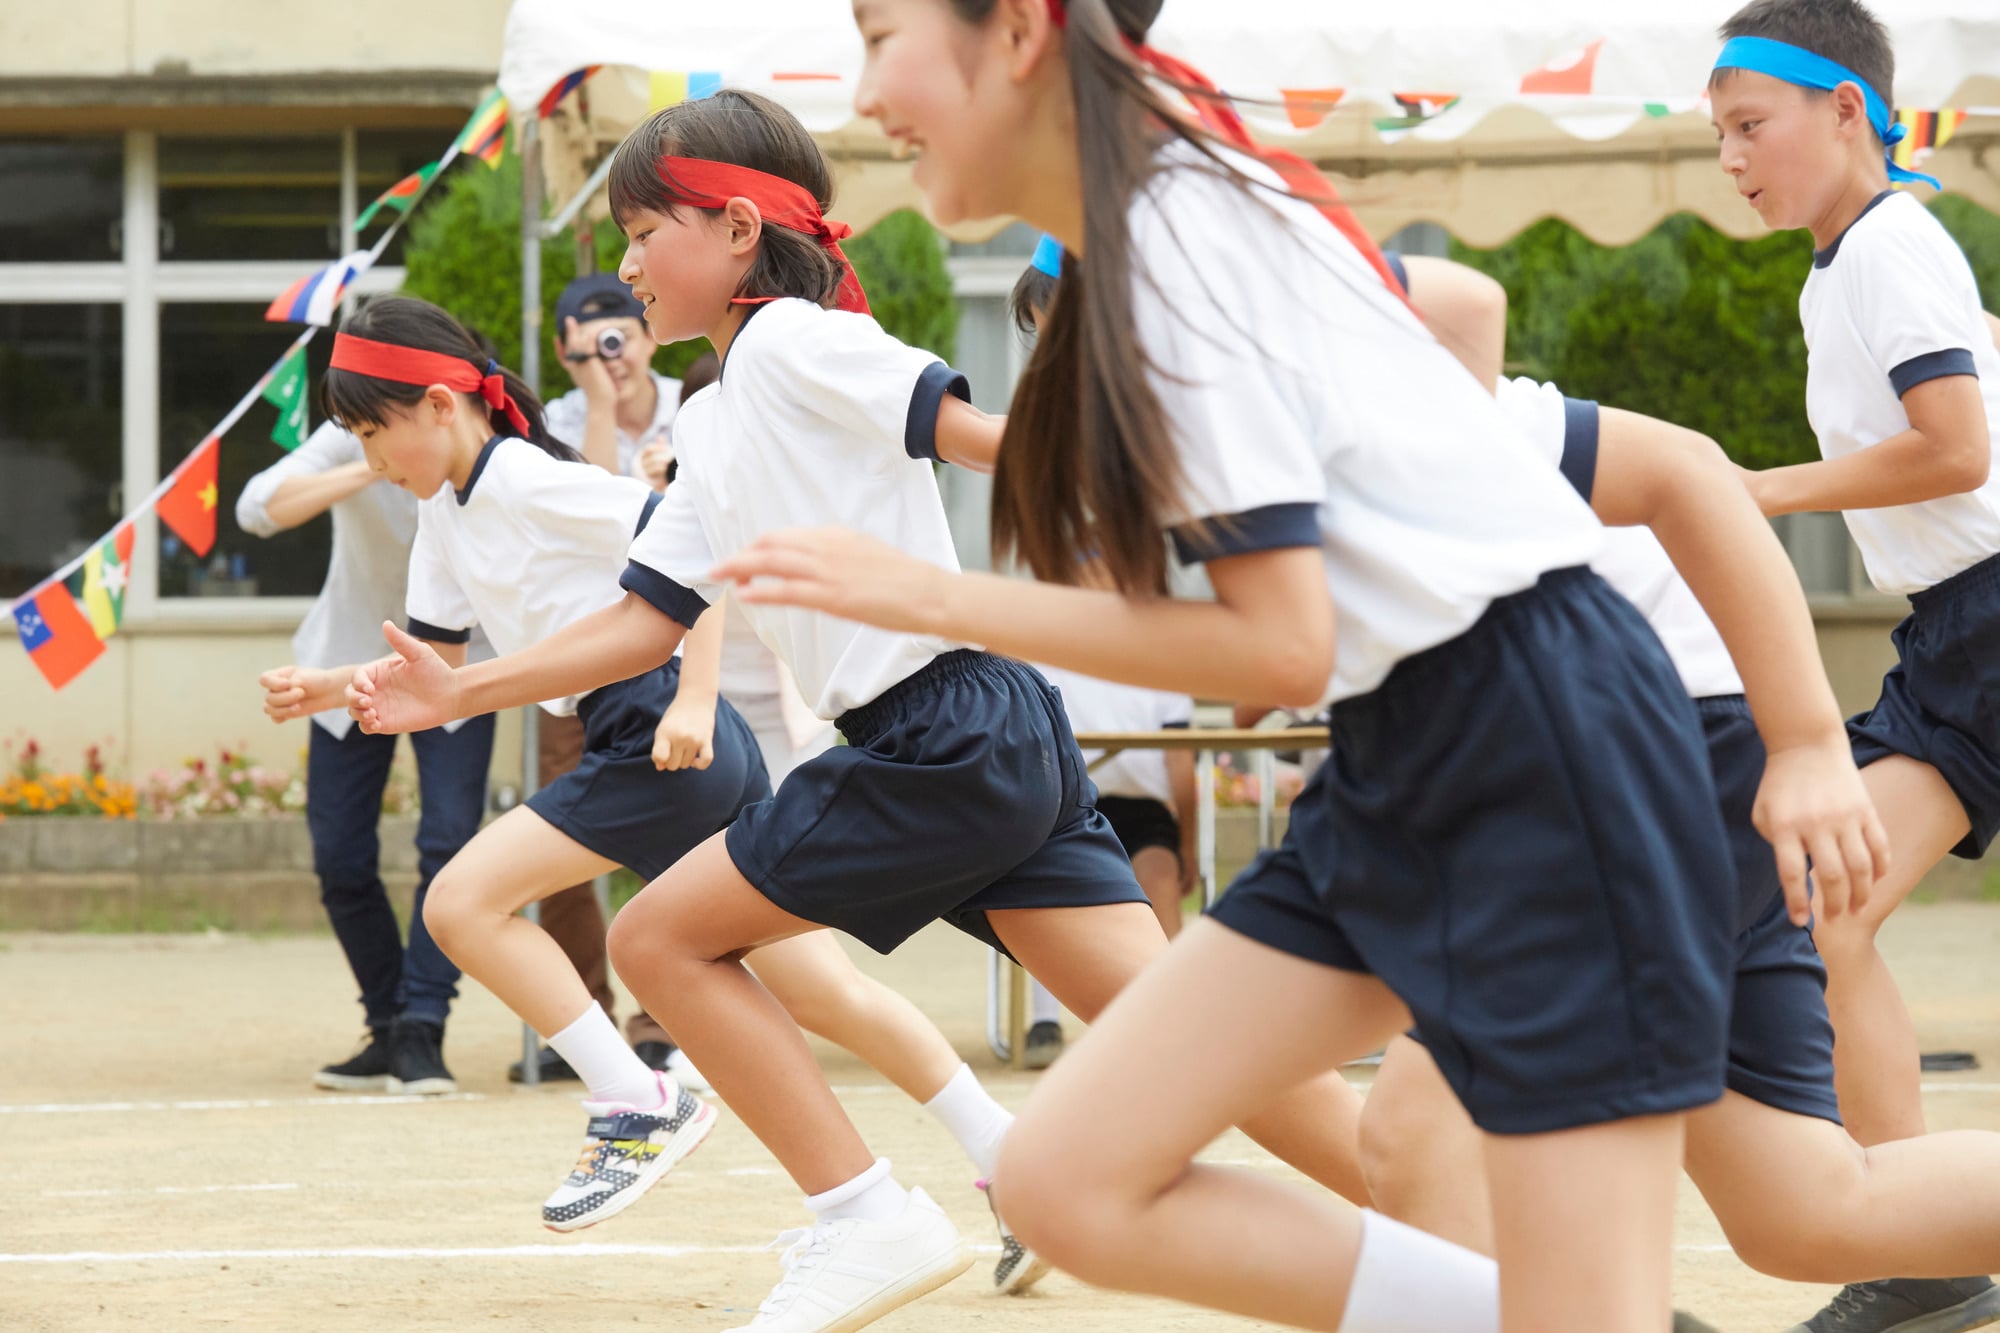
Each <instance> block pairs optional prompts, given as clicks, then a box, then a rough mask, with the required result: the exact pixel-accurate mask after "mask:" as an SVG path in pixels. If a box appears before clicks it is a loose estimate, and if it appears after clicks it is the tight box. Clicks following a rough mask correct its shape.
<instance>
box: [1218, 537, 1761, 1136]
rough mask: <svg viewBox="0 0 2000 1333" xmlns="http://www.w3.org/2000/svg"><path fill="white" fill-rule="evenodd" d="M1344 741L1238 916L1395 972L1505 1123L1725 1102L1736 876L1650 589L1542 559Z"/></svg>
mask: <svg viewBox="0 0 2000 1333" xmlns="http://www.w3.org/2000/svg"><path fill="white" fill-rule="evenodd" d="M1332 733H1333V734H1332V742H1333V750H1332V754H1331V756H1330V757H1329V759H1328V760H1327V762H1326V764H1325V765H1323V766H1322V767H1321V768H1320V770H1319V771H1318V772H1317V773H1316V774H1314V775H1313V778H1312V780H1311V781H1310V782H1308V783H1307V785H1306V789H1305V790H1304V791H1303V792H1301V793H1300V794H1299V797H1298V799H1297V800H1296V801H1295V802H1293V805H1292V817H1291V825H1290V827H1289V828H1288V829H1287V830H1286V833H1285V838H1284V841H1283V842H1282V843H1281V844H1280V845H1279V846H1278V847H1277V848H1276V849H1274V850H1272V851H1270V852H1266V853H1264V854H1263V855H1262V856H1260V857H1259V858H1258V859H1257V860H1256V861H1255V862H1254V863H1252V865H1251V866H1250V868H1249V869H1247V870H1245V871H1244V872H1243V874H1242V876H1241V877H1239V878H1238V879H1237V881H1236V883H1235V884H1234V885H1233V886H1231V888H1230V890H1229V892H1228V893H1227V894H1226V895H1225V896H1224V897H1223V898H1222V900H1221V901H1220V902H1218V903H1217V904H1216V906H1215V909H1214V914H1215V917H1216V919H1217V920H1219V921H1221V922H1222V924H1224V925H1226V926H1229V927H1230V928H1232V929H1234V930H1237V931H1239V932H1240V933H1242V934H1244V935H1246V936H1248V937H1250V938H1252V939H1255V940H1258V941H1259V942H1261V943H1265V944H1268V945H1271V946H1272V947H1274V948H1278V949H1282V950H1284V951H1285V952H1287V953H1291V954H1293V955H1295V956H1297V957H1301V958H1306V959H1308V960H1310V961H1314V962H1319V963H1324V964H1326V965H1328V966H1332V967H1338V968H1343V969H1345V970H1348V971H1359V972H1372V973H1374V974H1375V975H1377V976H1379V977H1381V978H1382V980H1383V981H1385V982H1386V983H1388V985H1389V987H1390V989H1392V990H1393V991H1395V992H1396V994H1397V995H1399V996H1400V997H1401V998H1402V999H1403V1001H1404V1003H1405V1004H1407V1005H1409V1007H1410V1011H1411V1013H1412V1015H1413V1016H1414V1017H1415V1019H1416V1030H1417V1034H1418V1035H1419V1036H1420V1037H1421V1038H1422V1039H1423V1041H1424V1044H1425V1045H1426V1046H1428V1047H1429V1048H1430V1051H1431V1054H1432V1055H1433V1056H1434V1057H1435V1058H1436V1060H1437V1063H1438V1067H1439V1069H1440V1070H1441V1071H1442V1072H1443V1073H1444V1076H1445V1078H1446V1079H1447V1080H1448V1081H1449V1082H1450V1083H1451V1085H1452V1088H1453V1089H1454V1091H1456V1092H1457V1094H1458V1097H1459V1100H1460V1101H1461V1102H1463V1103H1464V1104H1465V1107H1466V1110H1467V1111H1468V1112H1469V1113H1470V1114H1471V1116H1472V1118H1473V1120H1474V1121H1475V1122H1476V1123H1477V1124H1478V1125H1479V1126H1480V1127H1481V1128H1482V1129H1485V1130H1488V1131H1490V1132H1493V1133H1499V1134H1532V1133H1544V1132H1548V1131H1553V1130H1560V1129H1570V1128H1575V1127H1578V1126H1582V1125H1590V1124H1598V1123H1602V1122H1605V1121H1611V1120H1619V1119H1623V1118H1626V1117H1628V1116H1637V1115H1651V1114H1660V1113H1665V1112H1670V1111H1680V1110H1686V1109H1689V1108H1691V1107H1695V1106H1701V1105H1704V1104H1706V1103H1709V1102H1712V1101H1714V1100H1715V1099H1716V1098H1718V1097H1720V1096H1721V1095H1722V1090H1723V1086H1724V1084H1723V1080H1724V1070H1725V1063H1726V1052H1727V1045H1728V1016H1729V998H1730V974H1731V971H1732V970H1733V968H1732V965H1733V963H1734V949H1733V942H1732V940H1731V938H1730V936H1731V929H1730V927H1731V923H1732V921H1733V918H1734V914H1735V908H1736V876H1735V873H1734V867H1733V866H1732V865H1731V863H1730V860H1729V857H1728V854H1727V850H1726V848H1727V843H1726V842H1725V840H1724V836H1723V831H1722V825H1721V816H1720V814H1719V812H1718V809H1717V803H1716V795H1715V786H1714V782H1713V779H1712V778H1711V776H1710V773H1709V765H1708V763H1707V757H1706V755H1705V753H1704V747H1703V743H1702V733H1701V728H1700V724H1699V720H1698V718H1697V716H1696V713H1695V708H1694V705H1693V703H1692V702H1691V701H1690V700H1689V699H1688V697H1687V694H1686V692H1685V690H1683V688H1682V686H1681V683H1680V679H1679V677H1678V676H1677V675H1676V674H1675V672H1674V669H1673V664H1672V663H1671V662H1670V661H1669V660H1668V658H1667V654H1666V650H1665V649H1663V648H1661V647H1660V643H1659V640H1658V639H1657V638H1656V637H1655V636H1654V634H1653V632H1652V630H1651V629H1650V628H1649V627H1648V626H1647V624H1646V622H1645V620H1644V619H1643V618H1642V617H1641V616H1640V615H1639V613H1638V611H1636V610H1635V609H1633V607H1632V605H1631V604H1630V603H1629V602H1627V601H1626V600H1625V599H1624V598H1622V597H1620V596H1619V595H1618V594H1617V593H1615V592H1613V591H1612V590H1611V588H1610V587H1609V586H1608V585H1606V584H1605V583H1604V582H1603V581H1602V580H1601V579H1599V578H1598V577H1597V576H1596V575H1595V574H1592V573H1590V572H1589V571H1588V570H1582V569H1572V570H1558V571H1555V572H1553V573H1550V574H1546V575H1544V576H1543V577H1542V579H1541V581H1540V583H1539V584H1537V585H1536V586H1535V587H1534V588H1531V589H1529V590H1527V591H1525V592H1522V593H1517V594H1515V595H1513V596H1511V597H1505V598H1502V599H1500V600H1498V601H1496V602H1494V603H1493V605H1492V606H1490V607H1489V608H1488V609H1487V611H1486V614H1485V615H1484V616H1482V617H1481V618H1480V620H1479V621H1478V623H1477V624H1475V625H1474V626H1473V627H1472V628H1471V629H1470V630H1467V631H1466V632H1465V633H1464V634H1462V635H1460V636H1459V637H1458V638H1456V639H1453V640H1450V641H1449V642H1447V643H1444V644H1440V645H1439V646H1437V647H1435V648H1432V649H1429V650H1428V651H1426V652H1423V653H1419V654H1417V655H1416V656H1414V657H1411V658H1408V659H1406V660H1405V661H1403V662H1402V663H1401V664H1400V665H1398V666H1397V668H1396V669H1395V670H1394V671H1393V672H1391V673H1390V675H1389V678H1388V679H1387V680H1386V681H1384V682H1383V683H1382V685H1381V687H1380V688H1378V689H1377V690H1375V691H1374V692H1373V693H1371V694H1368V695H1363V696H1361V697H1359V698H1355V699H1349V700H1346V701H1344V702H1342V703H1340V704H1337V705H1336V706H1335V707H1334V710H1333V727H1332Z"/></svg>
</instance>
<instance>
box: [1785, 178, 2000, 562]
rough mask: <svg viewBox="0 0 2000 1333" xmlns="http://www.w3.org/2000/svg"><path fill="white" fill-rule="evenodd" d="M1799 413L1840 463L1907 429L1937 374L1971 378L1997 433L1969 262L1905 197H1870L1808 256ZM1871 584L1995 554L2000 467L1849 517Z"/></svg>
mask: <svg viewBox="0 0 2000 1333" xmlns="http://www.w3.org/2000/svg"><path fill="white" fill-rule="evenodd" d="M1799 317H1800V319H1801V320H1803V321H1804V323H1805V330H1806V415H1807V416H1808V417H1809V418H1811V420H1812V427H1813V433H1814V434H1816V435H1817V436H1819V450H1820V453H1821V454H1823V455H1824V456H1826V457H1827V458H1840V457H1843V456H1844V455H1847V454H1851V453H1853V452H1855V451H1856V450H1858V449H1866V448H1867V447H1868V446H1869V445H1872V444H1880V443H1881V442H1882V441H1883V440H1886V439H1888V438H1889V437H1890V436H1892V435H1900V434H1901V433H1902V432H1904V431H1906V430H1908V429H1909V428H1910V418H1909V415H1908V414H1907V413H1905V412H1904V411H1903V402H1902V396H1903V395H1904V394H1906V393H1908V392H1909V391H1910V390H1911V389H1913V388H1915V387H1916V386H1917V385H1919V384H1922V383H1925V382H1926V381H1928V380H1932V379H1936V378H1938V377H1940V376H1944V375H1974V374H1976V375H1977V376H1978V377H1979V387H1980V392H1981V394H1982V395H1983V396H1984V398H1985V400H1986V421H1987V425H1988V427H1989V428H1990V429H1993V430H1996V431H2000V352H1996V351H1995V350H1994V346H1993V335H1992V332H1991V331H1990V330H1989V329H1988V327H1987V325H1986V320H1985V318H1984V315H1983V312H1982V311H1981V309H1980V305H1979V285H1978V283H1977V282H1975V281H1974V279H1973V276H1972V268H1971V266H1970V265H1968V264H1967V263H1966V262H1965V255H1964V254H1963V253H1962V252H1960V250H1959V248H1958V244H1957V243H1956V242H1955V241H1953V240H1952V239H1951V236H1950V234H1949V233H1948V232H1946V231H1945V229H1944V228H1943V227H1942V226H1940V225H1939V224H1938V220H1937V219H1936V218H1934V217H1932V216H1931V213H1930V210H1929V209H1927V208H1925V207H1924V206H1923V205H1922V204H1920V203H1918V202H1917V201H1916V199H1915V198H1913V197H1912V196H1910V195H1907V194H1901V193H1895V192H1889V193H1885V194H1882V195H1879V196H1877V197H1876V199H1875V202H1874V203H1872V204H1870V205H1869V206H1868V208H1867V209H1866V211H1864V212H1863V213H1862V214H1861V216H1860V217H1858V218H1856V219H1855V220H1854V222H1853V224H1852V225H1851V226H1849V227H1848V229H1847V230H1846V232H1844V233H1843V234H1842V235H1841V237H1840V239H1838V240H1836V241H1835V242H1834V243H1833V244H1832V245H1830V246H1828V247H1827V248H1826V249H1824V250H1822V251H1820V252H1819V253H1817V254H1815V255H1814V256H1813V268H1812V273H1811V274H1810V275H1809V276H1808V277H1807V278H1806V285H1805V290H1804V291H1803V292H1801V293H1800V295H1799ZM1846 518H1847V528H1848V531H1849V532H1851V533H1853V534H1854V544H1855V545H1856V546H1859V547H1860V548H1861V558H1862V559H1863V560H1864V561H1866V562H1867V565H1868V577H1869V578H1870V579H1872V580H1873V581H1874V583H1875V586H1876V587H1877V588H1880V589H1881V590H1882V591H1883V592H1895V593H1912V592H1919V591H1921V590H1923V589H1925V588H1928V587H1930V586H1931V585H1932V584H1934V583H1941V582H1943V581H1944V580H1945V579H1947V578H1950V577H1951V576H1952V575H1953V574H1956V573H1958V572H1959V571H1960V570H1962V569H1968V568H1970V567H1971V566H1973V565H1976V564H1978V563H1979V562H1980V561H1982V560H1984V559H1986V558H1987V557H1988V556H1990V555H1993V554H1994V553H1996V552H2000V467H1995V468H1994V469H1993V470H1992V472H1991V474H1990V475H1989V476H1988V477H1987V479H1986V484H1985V485H1983V486H1981V487H1980V488H1979V489H1978V490H1976V491H1970V492H1967V493H1966V494H1963V495H1947V496H1945V497H1944V498H1942V499H1938V500H1925V501H1923V502H1922V503H1920V504H1909V505H1893V506H1890V507H1888V508H1884V509H1850V510H1847V511H1846Z"/></svg>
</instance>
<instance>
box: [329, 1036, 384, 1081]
mask: <svg viewBox="0 0 2000 1333" xmlns="http://www.w3.org/2000/svg"><path fill="white" fill-rule="evenodd" d="M389 1052H390V1041H389V1029H388V1028H369V1029H368V1031H367V1033H366V1035H364V1036H363V1037H362V1038H361V1044H360V1045H359V1046H356V1047H355V1048H354V1054H352V1055H350V1056H348V1057H347V1058H346V1059H345V1060H342V1061H341V1062H340V1063H339V1064H337V1065H328V1066H326V1067H325V1068H324V1069H322V1070H320V1071H319V1072H318V1073H317V1074H314V1075H313V1086H314V1087H316V1088H326V1089H328V1090H330V1091H333V1092H384V1091H387V1090H388V1087H389Z"/></svg>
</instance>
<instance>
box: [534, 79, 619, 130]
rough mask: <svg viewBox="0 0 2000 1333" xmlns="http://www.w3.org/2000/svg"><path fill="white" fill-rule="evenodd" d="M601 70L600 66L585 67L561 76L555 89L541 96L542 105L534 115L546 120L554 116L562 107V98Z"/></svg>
mask: <svg viewBox="0 0 2000 1333" xmlns="http://www.w3.org/2000/svg"><path fill="white" fill-rule="evenodd" d="M602 68H604V67H603V66H602V65H586V66H584V67H583V68H582V69H574V70H571V71H570V72H569V73H567V74H565V75H563V76H562V78H560V79H558V80H557V81H556V86H555V87H553V88H551V89H549V90H548V92H546V93H544V94H542V104H541V105H540V106H538V107H536V108H535V111H536V114H538V115H539V116H541V118H542V119H543V120H547V119H548V118H549V117H550V116H552V115H554V114H555V109H556V108H557V107H559V106H561V105H562V100H563V98H565V97H568V96H569V95H570V94H571V93H573V92H575V91H576V90H577V89H578V88H581V87H583V81H584V80H585V79H587V78H589V77H590V76H591V75H593V74H595V73H597V71H598V70H600V69H602Z"/></svg>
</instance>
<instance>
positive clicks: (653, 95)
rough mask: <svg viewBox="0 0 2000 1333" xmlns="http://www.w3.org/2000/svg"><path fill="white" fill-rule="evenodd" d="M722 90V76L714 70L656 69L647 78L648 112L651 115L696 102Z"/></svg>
mask: <svg viewBox="0 0 2000 1333" xmlns="http://www.w3.org/2000/svg"><path fill="white" fill-rule="evenodd" d="M721 90H722V75H721V74H720V73H718V72H717V71H715V70H712V69H707V70H702V69H698V70H695V71H693V72H692V73H690V72H688V71H687V70H672V69H669V70H659V69H656V70H654V71H653V72H652V74H650V75H649V76H647V89H646V92H647V96H646V110H647V112H648V113H651V112H654V111H658V110H660V109H661V108H662V107H669V106H676V105H678V104H679V103H682V102H696V101H699V100H701V99H702V98H704V97H707V96H709V95H710V94H711V93H716V92H720V91H721Z"/></svg>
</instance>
